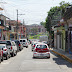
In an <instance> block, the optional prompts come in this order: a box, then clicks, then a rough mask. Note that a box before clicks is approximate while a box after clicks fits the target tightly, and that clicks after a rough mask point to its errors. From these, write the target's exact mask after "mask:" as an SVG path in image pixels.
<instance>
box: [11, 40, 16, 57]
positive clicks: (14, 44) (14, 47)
mask: <svg viewBox="0 0 72 72" xmlns="http://www.w3.org/2000/svg"><path fill="white" fill-rule="evenodd" d="M11 44H12V48H13V52H14V56H15V55H17V45H16V43H15V42H14V41H11Z"/></svg>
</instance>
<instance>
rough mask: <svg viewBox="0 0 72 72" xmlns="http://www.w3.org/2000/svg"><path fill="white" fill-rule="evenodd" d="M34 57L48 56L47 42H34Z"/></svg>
mask: <svg viewBox="0 0 72 72" xmlns="http://www.w3.org/2000/svg"><path fill="white" fill-rule="evenodd" d="M36 57H47V58H50V51H49V47H48V45H47V44H43V43H40V44H36V46H35V49H34V52H33V58H36Z"/></svg>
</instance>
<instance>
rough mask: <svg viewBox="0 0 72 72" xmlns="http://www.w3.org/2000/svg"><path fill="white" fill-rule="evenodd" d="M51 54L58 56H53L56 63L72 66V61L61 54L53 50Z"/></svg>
mask: <svg viewBox="0 0 72 72" xmlns="http://www.w3.org/2000/svg"><path fill="white" fill-rule="evenodd" d="M51 54H53V55H55V56H56V58H53V60H54V61H55V63H57V64H58V65H66V66H67V67H70V68H72V63H70V62H68V61H66V60H65V59H63V58H62V57H60V56H59V55H57V54H55V53H53V52H51Z"/></svg>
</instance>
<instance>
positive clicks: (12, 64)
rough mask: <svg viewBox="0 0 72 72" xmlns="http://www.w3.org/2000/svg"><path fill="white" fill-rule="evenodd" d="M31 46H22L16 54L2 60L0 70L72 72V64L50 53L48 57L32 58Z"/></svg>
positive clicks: (7, 71) (1, 71) (4, 71)
mask: <svg viewBox="0 0 72 72" xmlns="http://www.w3.org/2000/svg"><path fill="white" fill-rule="evenodd" d="M32 56H33V53H32V52H31V46H30V45H29V48H24V49H23V50H22V51H21V52H19V53H18V54H17V56H15V57H12V58H10V59H8V60H4V61H3V62H2V63H1V64H0V72H72V64H70V63H69V62H67V61H66V60H64V59H62V58H61V57H59V56H57V55H55V54H54V53H51V58H50V59H33V58H32Z"/></svg>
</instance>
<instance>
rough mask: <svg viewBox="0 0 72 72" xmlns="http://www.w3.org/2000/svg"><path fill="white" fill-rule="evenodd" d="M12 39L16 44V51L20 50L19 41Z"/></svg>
mask: <svg viewBox="0 0 72 72" xmlns="http://www.w3.org/2000/svg"><path fill="white" fill-rule="evenodd" d="M14 41H15V43H16V45H17V51H18V52H19V51H21V50H22V47H21V44H20V42H19V41H18V40H14Z"/></svg>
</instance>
